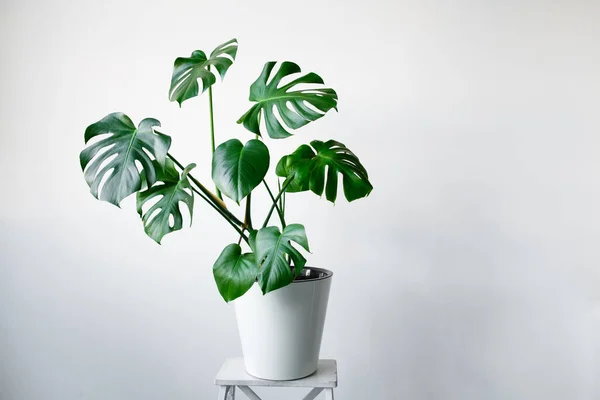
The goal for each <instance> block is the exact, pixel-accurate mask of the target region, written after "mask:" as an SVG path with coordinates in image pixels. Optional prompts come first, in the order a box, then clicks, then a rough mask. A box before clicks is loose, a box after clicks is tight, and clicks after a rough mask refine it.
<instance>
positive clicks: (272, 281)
mask: <svg viewBox="0 0 600 400" xmlns="http://www.w3.org/2000/svg"><path fill="white" fill-rule="evenodd" d="M292 242H296V243H298V244H299V245H300V246H302V247H303V248H304V249H305V250H306V251H310V250H309V248H308V240H307V239H306V232H305V231H304V226H302V225H300V224H290V225H287V226H286V227H285V228H284V229H283V233H282V232H280V231H279V228H278V227H276V226H269V227H266V228H262V229H261V230H259V231H258V233H257V234H256V239H255V242H254V246H255V248H256V250H255V251H256V259H257V262H258V264H259V275H258V283H259V285H260V288H261V290H262V292H263V294H266V293H268V292H271V291H273V290H277V289H279V288H282V287H284V286H286V285H289V284H290V283H292V281H293V280H294V273H293V272H292V269H291V268H290V265H289V264H288V261H287V259H286V254H287V255H288V256H289V257H290V258H291V260H292V262H293V264H294V272H295V276H298V275H299V274H300V271H302V268H304V265H306V259H305V258H304V257H303V256H302V254H300V252H299V251H298V250H296V248H294V247H293V246H292Z"/></svg>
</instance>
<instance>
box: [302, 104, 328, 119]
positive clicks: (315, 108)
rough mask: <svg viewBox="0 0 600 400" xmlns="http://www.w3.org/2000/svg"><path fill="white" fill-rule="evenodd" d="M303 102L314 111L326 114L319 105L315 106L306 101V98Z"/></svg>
mask: <svg viewBox="0 0 600 400" xmlns="http://www.w3.org/2000/svg"><path fill="white" fill-rule="evenodd" d="M302 104H304V105H305V106H306V107H308V108H310V109H311V110H312V111H314V112H316V113H319V114H321V115H322V116H323V115H325V113H324V112H323V111H321V110H319V109H318V108H317V107H315V106H313V105H312V104H311V103H310V102H308V101H306V100H302Z"/></svg>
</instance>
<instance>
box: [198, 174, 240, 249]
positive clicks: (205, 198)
mask: <svg viewBox="0 0 600 400" xmlns="http://www.w3.org/2000/svg"><path fill="white" fill-rule="evenodd" d="M188 176H190V175H189V174H188ZM191 188H192V190H193V191H194V192H196V193H197V194H198V195H199V196H200V197H201V198H203V199H204V200H205V201H206V202H207V203H208V204H210V206H211V207H212V208H214V209H215V210H217V212H218V213H219V214H221V216H222V217H223V218H225V219H226V220H227V222H229V224H230V225H231V226H232V227H233V229H235V230H236V231H237V233H239V235H240V242H241V241H242V239H244V241H245V242H246V243H248V244H250V243H249V242H248V237H247V236H246V235H244V231H243V230H241V229H240V228H239V227H238V226H237V225H236V224H234V223H233V221H231V219H229V217H228V216H227V215H226V214H225V213H224V212H223V210H221V209H220V208H219V207H217V206H216V205H214V204H213V203H212V202H211V201H210V200H209V199H208V197H206V195H205V194H204V193H202V192H200V191H199V190H198V189H196V188H195V187H193V186H192V187H191ZM238 244H239V242H238Z"/></svg>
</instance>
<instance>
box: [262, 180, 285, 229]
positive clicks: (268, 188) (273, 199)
mask: <svg viewBox="0 0 600 400" xmlns="http://www.w3.org/2000/svg"><path fill="white" fill-rule="evenodd" d="M263 183H264V184H265V187H266V188H267V192H269V196H270V197H271V201H272V202H273V204H275V209H277V214H278V215H279V220H280V221H281V229H283V228H285V226H286V224H285V218H284V217H283V211H282V210H281V208H280V206H279V205H277V201H276V200H275V197H273V192H271V188H270V187H269V185H267V181H265V180H264V179H263ZM279 190H281V187H280V188H279Z"/></svg>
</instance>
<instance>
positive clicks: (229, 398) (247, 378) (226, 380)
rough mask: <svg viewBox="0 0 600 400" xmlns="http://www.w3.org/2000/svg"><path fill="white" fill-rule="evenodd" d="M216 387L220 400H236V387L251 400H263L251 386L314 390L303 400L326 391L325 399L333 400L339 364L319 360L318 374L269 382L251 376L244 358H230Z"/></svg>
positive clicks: (220, 372)
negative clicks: (245, 365) (217, 387)
mask: <svg viewBox="0 0 600 400" xmlns="http://www.w3.org/2000/svg"><path fill="white" fill-rule="evenodd" d="M215 385H219V386H220V387H219V397H218V400H234V399H235V388H236V386H237V387H238V388H239V389H240V390H241V391H242V392H243V393H244V394H245V395H246V396H248V398H249V399H250V400H261V399H260V397H258V395H257V394H256V393H255V392H254V390H252V389H250V386H270V387H307V388H313V389H312V390H311V391H310V392H308V394H307V395H306V396H304V398H303V399H302V400H313V399H314V398H316V397H317V396H318V395H319V393H321V392H322V391H325V399H327V400H333V388H335V387H337V362H336V361H335V360H319V366H318V368H317V372H315V373H314V374H312V375H310V376H307V377H306V378H302V379H296V380H293V381H268V380H265V379H259V378H255V377H254V376H252V375H249V374H248V373H247V372H246V369H245V368H244V359H243V358H241V357H239V358H229V359H227V360H226V361H225V363H224V364H223V366H222V367H221V369H220V370H219V373H217V376H216V378H215Z"/></svg>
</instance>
